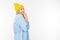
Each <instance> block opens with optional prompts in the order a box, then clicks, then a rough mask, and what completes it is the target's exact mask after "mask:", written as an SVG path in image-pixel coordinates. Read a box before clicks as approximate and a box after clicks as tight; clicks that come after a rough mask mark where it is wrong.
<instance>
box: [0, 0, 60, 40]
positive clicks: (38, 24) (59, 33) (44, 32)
mask: <svg viewBox="0 0 60 40" xmlns="http://www.w3.org/2000/svg"><path fill="white" fill-rule="evenodd" d="M14 2H19V3H22V4H24V6H25V9H26V13H27V14H28V17H29V22H30V30H29V35H30V40H60V0H0V40H14V38H13V36H14V33H13V23H14V17H15V10H14V7H13V3H14Z"/></svg>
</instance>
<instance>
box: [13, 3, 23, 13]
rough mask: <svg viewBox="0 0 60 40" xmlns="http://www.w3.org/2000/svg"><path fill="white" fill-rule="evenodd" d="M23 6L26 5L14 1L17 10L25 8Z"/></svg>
mask: <svg viewBox="0 0 60 40" xmlns="http://www.w3.org/2000/svg"><path fill="white" fill-rule="evenodd" d="M23 7H24V6H23V5H22V4H19V3H14V8H15V10H16V12H18V10H19V9H20V8H23Z"/></svg>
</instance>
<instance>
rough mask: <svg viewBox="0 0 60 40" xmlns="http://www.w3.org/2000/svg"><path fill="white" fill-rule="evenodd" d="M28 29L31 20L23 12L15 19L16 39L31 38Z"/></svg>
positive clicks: (27, 39) (24, 39) (25, 39)
mask: <svg viewBox="0 0 60 40" xmlns="http://www.w3.org/2000/svg"><path fill="white" fill-rule="evenodd" d="M28 30H29V22H28V21H25V19H24V18H23V16H22V15H21V14H17V15H16V17H15V20H14V40H29V34H28Z"/></svg>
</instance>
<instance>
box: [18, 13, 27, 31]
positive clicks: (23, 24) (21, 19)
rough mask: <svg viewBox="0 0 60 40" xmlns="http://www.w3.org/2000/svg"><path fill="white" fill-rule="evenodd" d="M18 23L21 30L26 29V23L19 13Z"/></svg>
mask: <svg viewBox="0 0 60 40" xmlns="http://www.w3.org/2000/svg"><path fill="white" fill-rule="evenodd" d="M18 24H19V26H20V27H21V28H22V30H23V31H27V27H26V25H27V24H26V22H25V20H24V18H23V16H22V15H21V14H20V15H19V17H18Z"/></svg>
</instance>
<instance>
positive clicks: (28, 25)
mask: <svg viewBox="0 0 60 40" xmlns="http://www.w3.org/2000/svg"><path fill="white" fill-rule="evenodd" d="M26 24H27V25H26V27H27V29H28V30H29V28H30V24H29V21H27V22H26Z"/></svg>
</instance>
